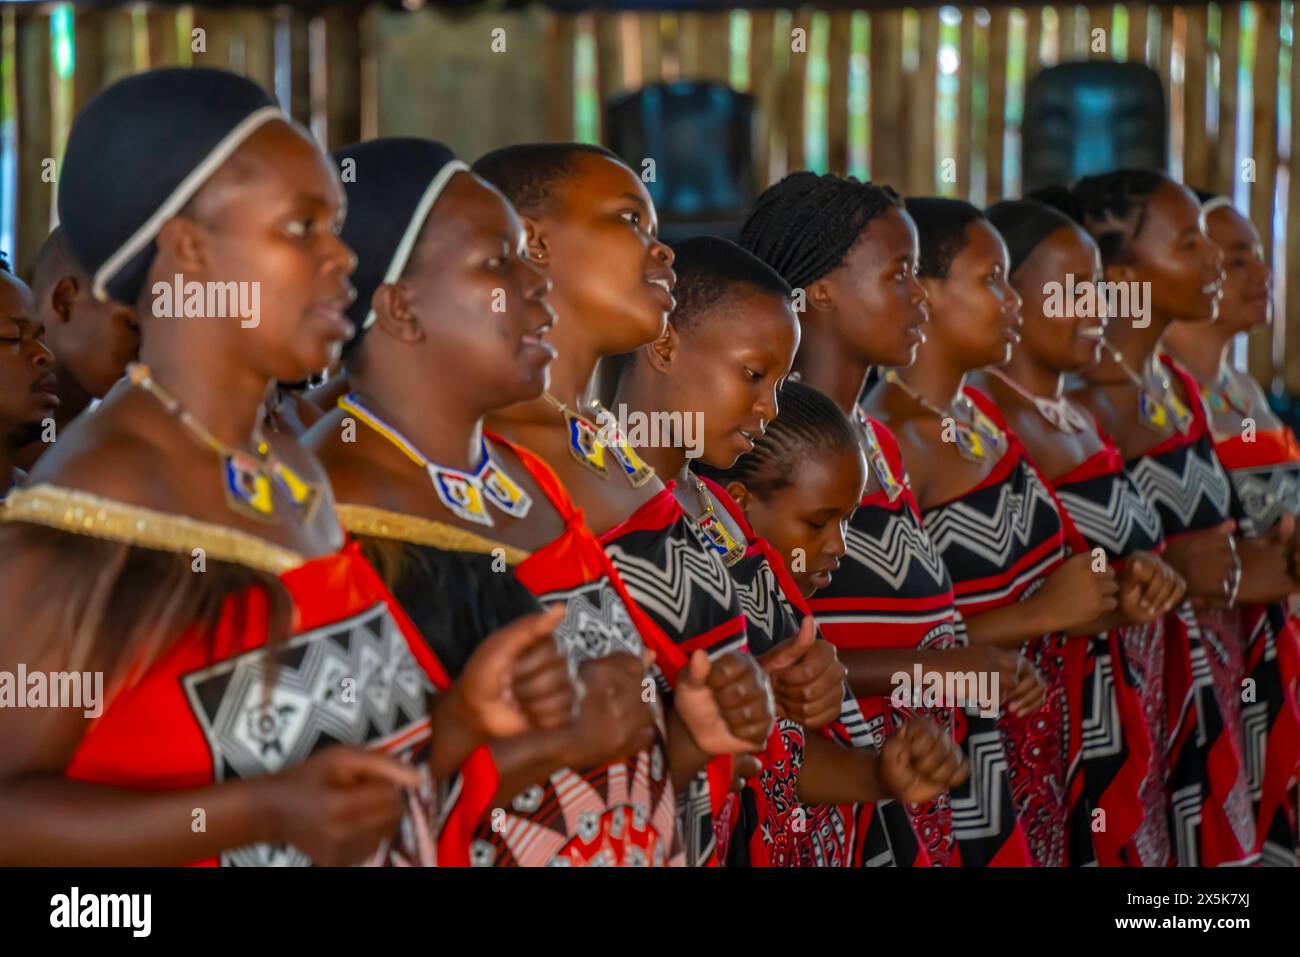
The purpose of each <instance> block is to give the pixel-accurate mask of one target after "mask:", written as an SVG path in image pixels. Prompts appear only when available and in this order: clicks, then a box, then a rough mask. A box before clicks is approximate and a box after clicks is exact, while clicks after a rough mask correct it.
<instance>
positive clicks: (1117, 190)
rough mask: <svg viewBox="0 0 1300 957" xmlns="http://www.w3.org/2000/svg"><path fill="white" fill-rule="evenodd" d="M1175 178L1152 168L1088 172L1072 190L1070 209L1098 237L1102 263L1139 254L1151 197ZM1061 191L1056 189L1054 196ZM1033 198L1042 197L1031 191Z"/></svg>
mask: <svg viewBox="0 0 1300 957" xmlns="http://www.w3.org/2000/svg"><path fill="white" fill-rule="evenodd" d="M1172 182H1173V180H1171V179H1170V178H1169V177H1168V176H1166V175H1165V174H1164V173H1161V172H1157V171H1156V170H1149V169H1120V170H1114V171H1113V172H1110V173H1100V174H1098V175H1096V176H1085V177H1084V178H1083V179H1081V180H1079V181H1078V182H1077V183H1075V184H1074V186H1073V188H1071V189H1070V191H1069V200H1068V211H1069V213H1070V216H1071V217H1072V218H1073V219H1074V220H1075V221H1076V222H1078V223H1079V224H1080V225H1081V226H1083V228H1084V229H1086V230H1087V231H1088V232H1089V233H1091V234H1092V238H1093V239H1095V240H1096V241H1097V247H1098V248H1099V249H1100V250H1101V261H1102V263H1104V264H1105V265H1108V266H1109V265H1111V264H1116V263H1131V262H1133V260H1134V257H1135V254H1134V252H1133V243H1134V241H1135V240H1136V239H1137V237H1138V235H1139V234H1140V233H1141V232H1142V227H1143V226H1144V225H1146V217H1147V200H1148V199H1149V198H1150V196H1151V195H1152V194H1153V193H1155V191H1156V190H1157V189H1159V188H1160V187H1161V186H1163V185H1165V184H1166V183H1172ZM1059 195H1060V194H1059V192H1054V193H1053V196H1054V197H1059ZM1030 198H1031V199H1038V198H1040V197H1039V196H1038V195H1035V194H1030ZM1057 202H1059V198H1058V199H1057Z"/></svg>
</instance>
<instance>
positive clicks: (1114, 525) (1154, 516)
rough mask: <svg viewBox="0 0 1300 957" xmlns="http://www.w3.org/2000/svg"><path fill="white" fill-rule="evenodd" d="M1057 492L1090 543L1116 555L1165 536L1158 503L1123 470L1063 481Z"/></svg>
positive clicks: (1152, 545)
mask: <svg viewBox="0 0 1300 957" xmlns="http://www.w3.org/2000/svg"><path fill="white" fill-rule="evenodd" d="M1056 495H1057V498H1059V499H1060V500H1061V504H1062V505H1064V506H1065V510H1066V512H1068V513H1069V516H1070V518H1071V519H1073V520H1074V524H1075V526H1076V527H1078V529H1079V531H1080V533H1082V535H1083V537H1084V538H1086V539H1087V540H1088V544H1089V545H1091V546H1094V547H1096V546H1100V547H1102V548H1104V549H1106V551H1107V552H1108V553H1110V554H1111V555H1113V556H1116V557H1121V558H1122V557H1124V556H1125V555H1130V554H1132V553H1133V552H1136V551H1144V550H1149V549H1153V548H1155V547H1156V546H1157V545H1159V543H1160V541H1161V539H1162V538H1163V537H1164V532H1163V529H1162V527H1161V524H1160V515H1159V513H1157V512H1156V509H1155V506H1154V505H1152V503H1151V502H1149V501H1147V499H1146V496H1144V495H1143V494H1142V492H1141V490H1140V489H1139V488H1138V487H1137V485H1136V484H1135V483H1134V482H1133V480H1132V479H1131V478H1130V477H1129V476H1128V475H1127V474H1126V473H1124V472H1112V473H1109V474H1106V475H1098V476H1095V477H1093V478H1090V479H1086V480H1084V481H1081V482H1072V483H1070V484H1068V485H1060V486H1058V487H1057V489H1056Z"/></svg>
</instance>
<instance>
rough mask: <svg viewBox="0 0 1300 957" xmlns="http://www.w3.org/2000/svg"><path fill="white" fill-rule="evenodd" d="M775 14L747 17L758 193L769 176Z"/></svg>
mask: <svg viewBox="0 0 1300 957" xmlns="http://www.w3.org/2000/svg"><path fill="white" fill-rule="evenodd" d="M775 30H776V14H775V13H773V12H772V11H771V10H753V11H751V12H750V14H749V92H750V95H752V96H753V97H754V100H755V111H756V114H757V115H756V116H755V117H754V170H755V173H756V178H757V180H758V186H759V188H760V189H762V188H763V187H765V186H767V184H768V179H769V178H770V176H771V174H772V134H773V131H774V127H775V125H776V78H775V77H774V76H773V73H774V72H775V64H774V63H773V58H772V52H773V50H774V48H775V42H776V40H775V37H774V32H775Z"/></svg>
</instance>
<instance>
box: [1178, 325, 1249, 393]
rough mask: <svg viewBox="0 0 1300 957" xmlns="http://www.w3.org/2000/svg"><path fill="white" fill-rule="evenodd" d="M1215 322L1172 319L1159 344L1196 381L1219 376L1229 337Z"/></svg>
mask: <svg viewBox="0 0 1300 957" xmlns="http://www.w3.org/2000/svg"><path fill="white" fill-rule="evenodd" d="M1217 325H1218V323H1206V324H1199V323H1191V322H1175V323H1174V324H1173V325H1171V326H1170V327H1169V328H1168V329H1167V330H1165V336H1164V339H1163V340H1161V344H1162V345H1163V346H1164V347H1165V349H1166V350H1168V352H1169V354H1170V355H1171V356H1173V357H1174V358H1175V359H1177V360H1178V364H1179V365H1181V366H1183V367H1184V368H1185V369H1187V371H1189V372H1190V373H1191V374H1192V375H1193V376H1194V377H1195V378H1196V380H1197V381H1198V382H1202V383H1206V382H1213V381H1215V380H1216V379H1217V378H1218V377H1219V368H1220V366H1221V365H1222V364H1223V360H1224V357H1225V355H1226V354H1227V351H1228V347H1229V345H1230V344H1231V342H1232V337H1231V336H1230V335H1229V336H1224V335H1223V334H1222V332H1221V331H1219V330H1218V329H1215V326H1217Z"/></svg>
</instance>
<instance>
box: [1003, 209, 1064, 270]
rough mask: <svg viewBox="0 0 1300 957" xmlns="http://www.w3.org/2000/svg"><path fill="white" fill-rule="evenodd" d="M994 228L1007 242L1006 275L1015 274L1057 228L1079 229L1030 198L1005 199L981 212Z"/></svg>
mask: <svg viewBox="0 0 1300 957" xmlns="http://www.w3.org/2000/svg"><path fill="white" fill-rule="evenodd" d="M984 215H985V217H987V218H988V221H989V222H990V223H992V224H993V228H994V229H996V230H997V231H998V232H999V233H1001V234H1002V238H1003V239H1004V240H1006V244H1007V251H1008V252H1009V253H1010V254H1011V266H1010V270H1009V273H1008V275H1012V276H1014V275H1015V272H1016V270H1017V269H1019V268H1020V266H1021V264H1022V263H1024V261H1025V260H1026V259H1028V258H1029V256H1030V254H1031V253H1033V251H1034V250H1035V249H1037V248H1038V244H1039V243H1041V242H1042V241H1043V240H1045V239H1046V238H1047V237H1048V236H1050V235H1052V233H1054V232H1056V231H1057V230H1059V229H1067V228H1068V229H1078V228H1079V226H1078V224H1077V223H1075V221H1074V220H1073V219H1071V218H1070V217H1069V216H1067V215H1066V214H1065V213H1063V212H1061V211H1060V210H1059V209H1055V208H1053V207H1051V206H1048V205H1047V204H1046V203H1040V202H1037V201H1036V200H1032V199H1004V200H1002V201H1001V202H998V203H994V204H993V205H992V206H990V207H989V208H988V209H986V210H984Z"/></svg>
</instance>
